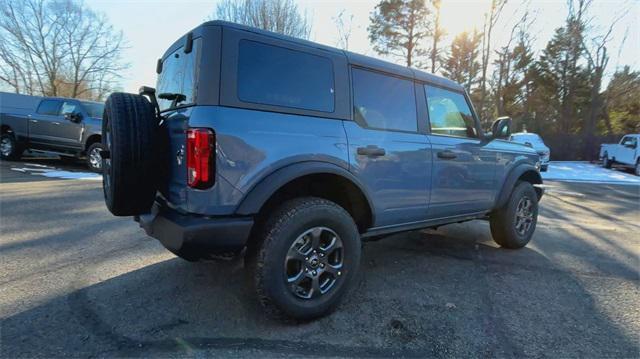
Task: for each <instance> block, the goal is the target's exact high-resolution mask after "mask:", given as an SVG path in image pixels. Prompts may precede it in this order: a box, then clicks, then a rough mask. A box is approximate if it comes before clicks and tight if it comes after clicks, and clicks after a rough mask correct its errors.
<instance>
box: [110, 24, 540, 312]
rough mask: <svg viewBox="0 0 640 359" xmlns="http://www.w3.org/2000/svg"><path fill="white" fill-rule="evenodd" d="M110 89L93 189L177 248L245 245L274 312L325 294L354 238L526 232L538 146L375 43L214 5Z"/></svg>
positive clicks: (450, 85) (500, 238) (352, 267)
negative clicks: (287, 29)
mask: <svg viewBox="0 0 640 359" xmlns="http://www.w3.org/2000/svg"><path fill="white" fill-rule="evenodd" d="M156 72H157V73H158V75H159V77H158V83H157V87H156V88H155V89H154V88H150V87H141V88H140V94H138V95H136V94H127V93H114V94H112V95H111V96H110V97H109V99H108V100H107V102H106V108H105V114H104V120H103V129H102V133H103V137H102V138H103V145H104V151H102V153H101V155H102V159H103V169H104V182H103V188H104V196H105V201H106V204H107V207H108V208H109V210H110V211H111V212H112V213H113V214H114V215H117V216H134V218H135V220H136V221H138V222H139V223H140V226H141V227H142V228H144V230H145V231H146V232H147V233H148V234H149V235H150V236H152V237H155V238H157V239H158V240H160V242H162V244H163V245H164V246H165V247H166V248H167V249H169V250H170V251H172V252H173V253H175V254H176V255H178V256H180V257H182V258H184V259H187V260H199V259H207V258H218V257H231V256H236V255H241V254H242V255H244V256H245V261H246V263H247V266H248V267H249V268H251V269H252V270H253V271H254V273H255V275H254V278H255V285H256V288H257V292H258V296H259V299H260V301H261V302H262V304H263V305H264V307H265V309H266V310H267V312H269V313H271V314H273V315H276V316H285V317H293V318H297V319H311V318H315V317H319V316H322V315H324V314H326V313H328V312H330V311H331V310H333V309H334V308H335V307H336V306H337V305H338V303H339V301H340V298H341V297H343V295H344V293H345V291H346V290H347V287H348V286H349V284H350V283H351V282H352V281H353V280H354V277H355V274H356V272H357V270H358V266H359V261H360V253H361V242H362V241H366V240H370V239H374V238H379V237H381V236H384V235H388V234H391V233H398V232H403V231H410V230H417V229H422V228H428V227H437V226H440V225H443V224H448V223H456V222H462V221H468V220H473V219H488V220H489V221H490V224H491V233H492V234H493V238H494V239H495V241H496V242H497V243H498V244H499V245H500V246H502V247H506V248H521V247H523V246H525V245H526V244H527V243H528V242H529V240H530V239H531V236H532V235H533V232H534V230H535V227H536V220H537V215H538V201H539V200H540V198H541V196H542V194H543V189H542V186H540V185H541V184H542V179H541V177H540V173H539V169H540V162H539V157H538V154H537V153H536V152H535V151H534V150H533V149H532V148H529V147H527V146H525V145H522V144H517V143H512V142H509V141H507V140H506V139H508V137H509V135H510V130H509V128H510V123H511V122H510V120H509V119H508V118H500V119H498V120H496V121H495V122H494V124H493V127H492V131H491V133H490V134H486V133H483V131H482V128H481V126H480V122H479V120H478V117H477V115H476V113H475V111H474V109H473V106H472V105H471V102H470V101H469V96H468V95H467V93H466V92H465V90H464V88H463V87H462V86H460V85H459V84H457V83H455V82H452V81H450V80H447V79H444V78H441V77H437V76H434V75H431V74H428V73H424V72H421V71H418V70H415V69H410V68H406V67H402V66H398V65H394V64H391V63H387V62H384V61H380V60H377V59H373V58H370V57H366V56H362V55H358V54H354V53H351V52H347V51H342V50H338V49H335V48H331V47H327V46H323V45H319V44H316V43H312V42H308V41H303V40H298V39H293V38H290V37H286V36H282V35H278V34H274V33H270V32H265V31H261V30H257V29H254V28H249V27H245V26H240V25H237V24H232V23H226V22H220V21H212V22H207V23H204V24H202V25H201V26H199V27H197V28H195V29H194V30H192V31H191V32H189V33H187V34H186V35H184V36H183V37H182V38H180V39H179V40H178V41H176V42H175V43H174V44H173V45H172V46H171V47H170V48H169V49H168V50H167V52H166V53H165V54H164V56H163V57H162V58H161V59H160V60H158V65H157V69H156Z"/></svg>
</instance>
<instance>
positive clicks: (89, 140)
mask: <svg viewBox="0 0 640 359" xmlns="http://www.w3.org/2000/svg"><path fill="white" fill-rule="evenodd" d="M96 142H102V135H100V134H97V133H94V134H92V135H90V136H89V137H87V141H85V144H84V150H85V151H86V150H88V149H89V147H90V146H91V145H93V144H94V143H96Z"/></svg>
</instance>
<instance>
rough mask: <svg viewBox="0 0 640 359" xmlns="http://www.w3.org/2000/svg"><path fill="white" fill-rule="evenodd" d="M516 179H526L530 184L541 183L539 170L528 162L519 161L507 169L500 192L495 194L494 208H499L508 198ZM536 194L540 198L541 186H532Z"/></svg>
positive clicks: (516, 181) (541, 193)
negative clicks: (507, 172)
mask: <svg viewBox="0 0 640 359" xmlns="http://www.w3.org/2000/svg"><path fill="white" fill-rule="evenodd" d="M518 181H526V182H529V183H531V184H532V185H540V184H542V176H541V175H540V172H538V171H537V170H536V168H535V167H534V166H532V165H530V164H528V163H521V164H519V165H516V166H515V167H513V168H512V169H511V171H509V174H507V176H506V178H505V180H504V182H503V184H502V187H501V189H500V192H499V193H498V195H497V198H496V203H495V205H494V209H497V208H500V207H502V206H504V204H505V203H507V201H508V200H509V196H510V195H511V192H512V191H513V188H514V187H515V185H516V183H518ZM534 189H535V191H536V194H537V195H538V200H539V199H540V198H542V195H543V193H544V191H543V189H542V188H539V187H534Z"/></svg>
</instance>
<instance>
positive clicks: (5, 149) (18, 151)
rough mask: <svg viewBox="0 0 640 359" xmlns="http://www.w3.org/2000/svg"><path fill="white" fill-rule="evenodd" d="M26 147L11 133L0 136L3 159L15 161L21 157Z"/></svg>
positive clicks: (0, 150)
mask: <svg viewBox="0 0 640 359" xmlns="http://www.w3.org/2000/svg"><path fill="white" fill-rule="evenodd" d="M22 152H24V148H22V146H20V144H18V142H17V141H16V139H15V137H13V134H11V133H5V134H3V135H2V136H0V157H2V159H3V160H9V161H15V160H18V159H20V157H21V156H22Z"/></svg>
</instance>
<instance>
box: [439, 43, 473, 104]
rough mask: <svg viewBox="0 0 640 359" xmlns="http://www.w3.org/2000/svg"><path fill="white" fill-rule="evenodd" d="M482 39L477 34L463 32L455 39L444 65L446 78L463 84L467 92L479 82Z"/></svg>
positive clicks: (443, 69) (443, 70) (443, 71)
mask: <svg viewBox="0 0 640 359" xmlns="http://www.w3.org/2000/svg"><path fill="white" fill-rule="evenodd" d="M481 39H482V37H481V35H480V34H479V33H478V32H477V31H474V32H473V33H469V32H466V31H465V32H462V33H460V34H458V35H456V37H455V38H454V39H453V42H452V43H451V51H450V53H449V56H448V57H447V59H446V61H445V62H444V63H443V64H442V73H443V75H444V76H445V77H447V78H449V79H451V80H453V81H456V82H458V83H460V84H462V85H463V86H464V87H465V89H466V90H467V92H471V87H472V86H473V85H475V84H476V82H477V81H478V74H479V73H480V62H479V61H478V56H479V55H480V41H481Z"/></svg>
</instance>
